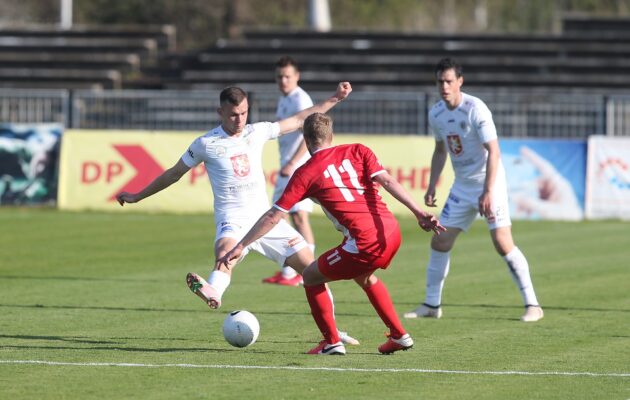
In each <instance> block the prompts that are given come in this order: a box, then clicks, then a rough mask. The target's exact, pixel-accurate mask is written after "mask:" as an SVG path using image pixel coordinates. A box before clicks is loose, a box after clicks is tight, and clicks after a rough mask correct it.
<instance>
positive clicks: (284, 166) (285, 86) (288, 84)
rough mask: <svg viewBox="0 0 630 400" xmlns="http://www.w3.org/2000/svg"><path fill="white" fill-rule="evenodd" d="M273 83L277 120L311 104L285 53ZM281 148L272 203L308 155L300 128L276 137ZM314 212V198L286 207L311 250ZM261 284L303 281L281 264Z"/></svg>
mask: <svg viewBox="0 0 630 400" xmlns="http://www.w3.org/2000/svg"><path fill="white" fill-rule="evenodd" d="M275 72H276V83H277V84H278V89H279V90H280V92H281V93H282V96H280V98H279V99H278V106H277V108H276V120H277V121H280V120H283V119H285V118H288V117H290V116H291V115H294V114H296V113H298V112H300V111H302V110H305V109H307V108H309V107H311V106H313V100H312V99H311V97H310V96H309V95H308V93H306V91H304V89H302V88H301V87H300V86H298V84H299V81H300V70H299V67H298V64H297V62H296V61H295V60H294V59H293V58H291V57H288V56H284V57H281V58H280V59H279V60H278V61H277V62H276V71H275ZM278 149H279V151H280V169H279V172H278V175H277V178H276V185H275V188H274V192H273V200H272V201H273V202H276V201H277V200H278V199H279V198H280V196H281V195H282V193H283V192H284V188H286V186H287V183H288V182H289V178H291V175H293V172H294V171H295V170H296V169H298V168H299V167H300V166H301V165H302V164H304V163H305V162H306V160H308V159H309V158H310V155H309V153H308V151H307V149H306V144H305V143H304V137H303V135H302V132H300V131H299V130H297V131H293V132H289V133H287V134H285V135H282V136H281V137H280V138H278ZM311 212H313V201H312V200H310V199H304V200H302V201H300V202H299V203H297V204H296V205H295V206H294V207H293V208H291V210H289V218H290V219H291V222H293V226H294V227H295V229H297V231H298V232H300V234H301V235H302V236H303V237H304V239H306V242H307V243H308V245H309V247H310V248H311V250H312V251H313V252H314V251H315V237H314V235H313V231H312V229H311V224H310V221H309V214H310V213H311ZM263 282H264V283H271V284H276V285H285V286H298V285H300V284H302V283H303V280H302V275H300V274H298V273H297V272H296V271H295V269H293V268H291V267H290V266H288V265H284V266H283V267H282V270H281V271H278V272H276V274H274V275H273V276H270V277H269V278H265V279H263Z"/></svg>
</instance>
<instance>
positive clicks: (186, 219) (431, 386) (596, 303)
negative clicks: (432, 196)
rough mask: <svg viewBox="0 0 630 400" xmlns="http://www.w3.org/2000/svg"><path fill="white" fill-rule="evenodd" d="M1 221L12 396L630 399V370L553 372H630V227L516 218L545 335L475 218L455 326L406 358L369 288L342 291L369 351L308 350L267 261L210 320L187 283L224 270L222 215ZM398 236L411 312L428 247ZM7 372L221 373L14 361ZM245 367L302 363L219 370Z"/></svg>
mask: <svg viewBox="0 0 630 400" xmlns="http://www.w3.org/2000/svg"><path fill="white" fill-rule="evenodd" d="M112 207H114V206H112ZM135 207H141V205H135ZM0 226H2V229H0V243H2V257H0V311H1V312H0V327H2V329H1V330H0V376H1V377H2V379H0V393H2V396H1V397H2V398H10V399H14V400H18V399H33V398H38V399H104V398H105V399H107V398H112V399H113V398H116V399H137V398H146V399H173V398H178V399H179V398H187V399H197V398H199V399H201V398H212V399H243V398H252V399H296V398H308V399H331V398H345V399H383V398H396V399H418V398H430V399H470V398H482V399H568V398H570V399H595V398H602V399H604V398H605V399H614V398H626V397H627V395H628V379H629V378H628V377H627V376H626V377H612V376H608V377H603V376H579V375H578V376H568V375H551V373H553V372H560V373H562V372H593V373H603V374H607V373H625V374H628V373H629V372H630V371H629V370H628V357H629V353H628V343H627V342H628V313H629V312H630V298H629V297H628V295H627V292H628V284H627V283H628V279H627V277H628V272H627V265H628V257H627V238H628V223H627V222H617V221H603V222H584V223H560V222H518V221H517V222H516V223H515V226H514V233H515V238H516V241H517V244H518V245H519V247H520V248H521V249H522V250H523V252H524V253H525V254H526V256H527V257H528V259H529V262H530V265H531V270H532V276H533V279H534V283H535V284H536V286H537V292H538V293H537V294H538V297H539V299H540V300H541V301H542V304H543V306H544V307H545V313H546V315H545V318H544V319H543V320H542V321H540V322H538V323H532V324H524V323H522V322H520V321H518V318H519V316H520V315H521V313H522V312H523V309H522V306H521V304H520V301H521V300H520V297H519V295H518V291H517V289H516V288H515V287H514V284H513V283H512V281H511V279H510V277H509V274H508V272H507V269H506V266H505V264H504V263H503V261H502V260H501V258H500V257H498V256H497V255H496V253H495V252H494V250H493V248H492V244H491V243H490V239H489V237H488V232H487V229H486V228H485V226H484V224H483V223H482V222H478V223H476V224H475V225H473V227H472V229H471V230H470V232H468V233H466V234H464V235H462V236H461V237H460V238H459V239H458V244H457V247H456V249H455V250H454V251H453V257H452V263H451V272H450V276H449V278H448V281H447V284H446V288H445V295H444V317H443V318H442V319H441V320H405V321H403V324H404V325H405V327H406V328H407V329H408V330H409V332H410V333H411V334H412V335H413V337H414V338H415V341H416V345H415V347H414V348H413V349H412V350H410V351H407V352H401V353H397V354H395V355H392V356H380V355H378V354H377V352H376V347H377V346H378V345H379V344H380V343H382V342H383V341H384V340H385V338H384V336H383V335H382V332H383V331H384V330H385V327H384V326H383V324H382V323H381V321H380V320H379V319H378V317H377V316H376V314H375V312H374V311H373V309H372V308H371V307H370V305H369V304H368V302H367V300H366V298H365V295H364V293H363V292H362V291H361V290H360V289H359V288H358V287H357V286H356V285H355V284H354V283H351V282H335V283H333V284H332V286H331V287H332V290H333V292H334V294H335V302H336V312H337V321H338V323H339V326H340V327H341V328H343V329H345V330H348V331H350V332H351V333H352V335H353V336H355V337H357V338H359V339H360V340H361V345H360V346H358V347H348V355H347V356H345V357H314V356H307V355H305V354H303V352H304V351H305V350H307V349H308V348H309V347H310V346H312V345H314V344H315V343H316V342H317V341H318V338H319V335H318V333H317V331H316V328H315V324H314V323H313V321H312V319H311V317H310V315H309V311H308V306H307V304H306V301H305V298H304V293H303V291H302V289H300V288H288V287H276V286H273V285H265V284H262V283H261V282H260V280H261V279H262V278H263V277H266V276H269V275H271V274H272V273H274V272H275V271H276V270H277V266H275V265H273V264H272V263H270V262H269V261H268V260H266V259H264V258H262V257H260V256H258V255H256V254H251V255H249V256H248V258H247V259H246V260H245V262H244V263H242V264H241V265H239V266H238V267H237V268H236V270H235V273H234V276H233V279H232V285H231V286H230V288H229V290H228V292H227V293H226V295H225V296H224V299H223V300H224V304H223V307H222V308H221V309H220V310H217V311H210V310H209V309H207V308H206V307H205V306H204V305H203V304H202V303H201V302H200V301H199V299H198V298H197V297H196V296H194V295H192V294H191V293H190V292H189V291H188V289H187V288H186V285H185V282H184V277H185V275H186V272H188V271H197V272H198V273H202V274H204V275H205V274H206V273H207V271H208V270H209V268H210V265H211V264H212V262H211V259H212V255H211V247H212V242H213V237H212V235H213V231H214V228H213V224H212V217H211V216H210V215H192V216H176V215H145V214H135V213H112V214H104V213H67V212H57V211H55V210H36V209H13V208H10V209H7V208H0ZM401 226H402V229H403V237H404V243H403V246H402V248H401V250H400V251H399V253H398V255H397V256H396V259H395V261H394V263H393V265H392V266H391V267H390V268H389V269H388V270H387V271H381V272H379V273H378V275H379V276H380V277H381V279H383V281H384V282H385V283H386V284H387V285H388V287H389V291H390V293H391V296H392V298H393V300H394V302H395V304H396V306H397V309H398V311H399V312H403V311H406V310H410V309H412V308H413V307H415V306H416V305H417V304H418V302H419V301H421V299H422V295H423V292H424V290H423V284H424V269H425V265H426V261H427V258H428V241H429V235H428V234H426V233H424V232H419V231H418V229H417V227H416V224H415V223H414V221H413V220H412V219H402V220H401ZM313 227H314V231H315V233H316V236H317V237H316V239H317V248H318V252H319V253H321V252H323V251H325V250H326V249H328V248H329V247H331V246H334V245H336V244H337V243H338V242H339V241H340V236H339V234H338V233H336V232H335V231H334V230H333V229H332V228H331V224H330V222H329V221H327V220H325V219H324V218H323V217H315V218H314V219H313ZM235 309H247V310H249V311H251V312H253V313H254V314H256V316H257V317H258V319H259V321H260V323H261V334H260V338H259V340H258V342H257V343H255V344H254V345H253V346H251V347H248V348H246V349H236V348H233V347H230V346H229V345H228V344H227V343H226V342H225V341H224V340H223V338H222V336H221V324H222V321H223V318H224V317H225V315H226V313H227V312H228V311H232V310H235ZM10 360H42V361H54V362H68V363H107V362H111V363H137V364H151V365H165V364H192V365H198V366H204V365H205V366H215V367H206V368H182V367H174V366H173V367H160V368H157V367H156V368H143V367H131V366H128V367H122V366H118V367H114V366H109V367H108V366H79V365H75V366H71V365H66V366H63V365H56V366H53V365H48V366H47V365H33V364H15V363H13V364H8V363H3V362H7V361H10ZM230 365H231V366H238V365H241V366H270V367H274V366H275V367H287V368H290V367H296V368H298V369H295V370H288V369H285V370H274V369H222V368H219V367H218V366H230ZM299 368H302V369H299ZM309 368H310V369H309ZM318 368H319V369H318ZM321 368H339V370H321ZM350 368H355V369H380V370H381V371H371V372H361V371H348V369H350ZM387 369H404V370H407V371H405V372H387V371H385V370H387ZM412 369H413V370H412ZM438 370H441V371H469V372H482V371H497V372H499V371H527V372H548V373H550V374H548V375H531V376H523V375H490V374H484V373H481V374H477V375H471V374H456V373H449V372H442V373H438V372H437V371H438ZM423 371H424V372H423ZM429 371H435V372H429Z"/></svg>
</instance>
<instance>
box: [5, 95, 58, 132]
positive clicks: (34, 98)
mask: <svg viewBox="0 0 630 400" xmlns="http://www.w3.org/2000/svg"><path fill="white" fill-rule="evenodd" d="M69 98H70V92H69V91H67V90H43V89H41V90H40V89H20V90H17V89H0V122H10V123H34V122H46V123H48V122H56V123H62V124H64V125H67V122H68V117H69V113H70V102H69Z"/></svg>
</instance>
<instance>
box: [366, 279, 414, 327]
mask: <svg viewBox="0 0 630 400" xmlns="http://www.w3.org/2000/svg"><path fill="white" fill-rule="evenodd" d="M363 290H365V293H366V294H367V296H368V299H370V303H372V307H374V309H375V310H376V312H377V313H378V316H379V317H381V319H382V320H383V322H384V323H385V325H386V326H387V327H388V328H389V332H390V334H391V336H392V337H393V338H394V339H400V338H401V337H402V336H403V335H404V334H405V333H406V332H405V328H403V326H402V324H401V323H400V319H399V318H398V314H397V313H396V309H395V308H394V304H393V303H392V299H391V297H389V292H388V291H387V287H386V286H385V284H384V283H383V282H381V281H380V280H379V281H378V282H376V283H375V284H374V285H372V286H370V287H368V288H364V289H363Z"/></svg>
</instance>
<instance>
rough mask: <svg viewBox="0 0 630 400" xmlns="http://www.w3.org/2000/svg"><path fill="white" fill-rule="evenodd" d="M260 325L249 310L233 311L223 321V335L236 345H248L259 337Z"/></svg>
mask: <svg viewBox="0 0 630 400" xmlns="http://www.w3.org/2000/svg"><path fill="white" fill-rule="evenodd" d="M259 333H260V325H259V324H258V320H257V319H256V317H255V316H254V314H252V313H250V312H249V311H245V310H239V311H232V312H231V313H229V314H228V315H227V317H225V321H223V337H224V338H225V340H227V342H228V343H229V344H231V345H232V346H234V347H247V346H249V345H250V344H253V343H254V342H255V341H256V339H258V334H259Z"/></svg>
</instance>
